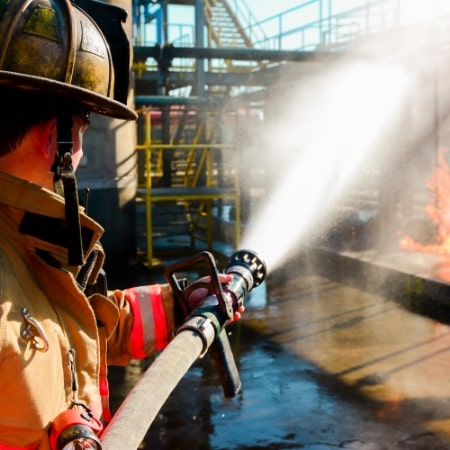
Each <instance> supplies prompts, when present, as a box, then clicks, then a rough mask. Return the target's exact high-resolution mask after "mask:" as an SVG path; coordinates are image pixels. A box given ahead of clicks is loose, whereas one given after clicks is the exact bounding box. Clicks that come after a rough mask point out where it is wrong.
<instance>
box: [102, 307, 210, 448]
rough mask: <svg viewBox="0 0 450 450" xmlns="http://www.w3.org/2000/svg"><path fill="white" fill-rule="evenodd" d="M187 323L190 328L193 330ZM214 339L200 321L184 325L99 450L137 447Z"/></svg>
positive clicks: (121, 410)
mask: <svg viewBox="0 0 450 450" xmlns="http://www.w3.org/2000/svg"><path fill="white" fill-rule="evenodd" d="M199 320H202V321H203V325H204V327H203V328H202V331H201V332H199V331H196V330H195V327H198V321H199ZM189 323H192V324H193V326H192V328H189V325H188V324H189ZM186 325H188V326H187V327H186ZM194 325H195V326H194ZM205 337H206V340H207V342H205ZM214 337H215V330H214V327H213V325H212V324H211V322H208V321H207V320H205V319H204V318H203V317H198V316H194V317H193V318H192V319H190V321H188V322H187V323H186V324H185V327H184V330H183V331H182V332H180V333H179V334H177V335H176V336H175V338H174V339H173V340H172V341H171V342H170V343H169V345H168V346H167V347H166V348H165V349H164V351H163V352H162V353H161V354H160V355H159V356H158V357H157V358H156V360H155V361H154V362H153V364H152V365H151V366H150V367H149V368H148V369H147V371H146V372H145V373H144V374H143V375H142V377H141V379H140V380H139V381H138V382H137V383H136V384H135V385H134V387H133V388H132V390H131V391H130V393H129V394H128V395H127V397H126V398H125V400H124V402H123V403H122V404H121V406H120V407H119V409H118V410H117V412H116V413H115V414H114V417H113V418H112V420H111V422H110V423H109V425H108V426H107V428H106V429H105V431H104V433H103V435H102V439H101V442H102V450H124V449H127V450H131V449H137V448H138V447H139V445H140V444H141V442H142V440H143V439H144V437H145V435H146V433H147V430H148V428H149V427H150V425H151V423H152V422H153V420H154V419H155V417H156V415H157V414H158V412H159V410H160V409H161V407H162V405H163V404H164V403H165V402H166V400H167V398H168V397H169V395H170V394H171V392H172V391H173V390H174V389H175V387H176V386H177V384H178V383H179V381H180V380H181V379H182V378H183V376H184V375H185V374H186V372H187V371H188V370H189V368H190V367H191V366H192V364H193V363H194V362H195V361H196V360H197V358H198V357H199V356H200V355H202V354H203V353H204V352H205V345H207V347H209V346H210V345H211V343H212V342H213V340H214Z"/></svg>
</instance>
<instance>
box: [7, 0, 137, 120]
mask: <svg viewBox="0 0 450 450" xmlns="http://www.w3.org/2000/svg"><path fill="white" fill-rule="evenodd" d="M125 19H126V11H125V10H123V9H122V8H119V7H116V6H113V5H110V4H107V3H102V2H98V1H95V0H74V1H70V0H10V1H9V2H8V1H7V2H0V28H1V29H2V30H3V31H2V33H1V34H0V87H2V86H3V87H7V88H13V89H14V90H16V89H18V90H21V91H32V92H35V93H39V94H41V95H42V94H45V95H48V96H49V97H59V98H63V99H64V98H67V99H68V100H73V101H75V102H79V103H80V104H82V105H85V106H87V107H88V108H89V109H91V110H92V111H94V112H97V113H100V114H103V115H106V116H110V117H116V118H121V119H127V120H131V119H136V117H137V115H136V113H135V112H134V111H133V110H132V109H131V108H129V107H128V106H127V95H128V82H129V72H130V44H129V41H128V38H127V36H126V34H125V32H124V30H123V28H122V22H124V21H125ZM69 103H72V102H69Z"/></svg>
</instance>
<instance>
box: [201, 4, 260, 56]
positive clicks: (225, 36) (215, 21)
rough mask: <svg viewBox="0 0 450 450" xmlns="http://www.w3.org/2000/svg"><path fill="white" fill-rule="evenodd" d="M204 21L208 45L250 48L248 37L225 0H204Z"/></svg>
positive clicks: (250, 42) (250, 43) (251, 45)
mask: <svg viewBox="0 0 450 450" xmlns="http://www.w3.org/2000/svg"><path fill="white" fill-rule="evenodd" d="M205 22H206V25H207V27H208V38H209V39H208V40H209V42H208V44H209V47H213V46H215V47H232V48H252V47H253V44H252V41H251V40H250V37H249V36H248V35H247V33H246V32H245V30H244V28H243V26H242V25H241V23H240V21H239V20H238V18H237V16H236V15H235V14H234V12H233V10H232V9H231V7H230V5H229V4H228V2H227V0H206V2H205Z"/></svg>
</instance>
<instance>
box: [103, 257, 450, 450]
mask: <svg viewBox="0 0 450 450" xmlns="http://www.w3.org/2000/svg"><path fill="white" fill-rule="evenodd" d="M407 259H408V258H407ZM349 261H350V262H351V263H349ZM354 261H355V259H353V258H351V259H350V260H347V259H341V258H340V257H330V255H328V254H320V256H319V257H318V256H317V254H316V253H314V254H311V253H310V252H305V253H304V254H299V255H298V256H297V257H296V258H295V259H292V260H290V261H289V262H288V264H287V266H286V267H284V268H281V269H280V270H278V271H277V272H276V273H274V274H272V275H270V276H269V277H268V280H267V282H266V283H264V284H263V285H262V286H260V287H258V288H256V289H255V290H254V291H253V292H252V293H251V294H250V296H249V299H248V301H247V303H246V305H247V310H246V313H245V316H244V318H243V319H242V320H241V321H240V322H238V323H236V324H232V325H231V326H229V327H228V331H229V333H230V341H231V343H232V347H233V351H234V355H235V359H236V363H237V365H238V368H239V372H240V376H241V379H242V385H243V389H242V393H241V394H239V395H238V396H237V397H236V398H234V399H231V400H225V399H224V398H223V395H222V391H221V387H220V383H219V381H218V376H217V374H216V372H215V369H214V366H213V363H212V359H210V358H209V357H208V356H207V357H205V358H204V359H203V360H201V361H198V362H197V363H196V364H195V365H194V367H192V368H191V370H190V371H189V372H188V373H187V374H186V376H185V377H184V378H183V380H182V381H181V382H180V384H179V385H178V386H177V388H176V389H175V391H174V392H173V394H172V395H171V397H170V398H169V400H168V401H167V402H166V404H165V405H164V406H163V408H162V409H161V411H160V413H159V415H158V417H157V419H156V420H155V421H154V423H153V424H152V426H151V428H150V430H149V432H148V434H147V436H146V438H145V442H144V443H143V444H142V447H141V448H142V449H161V450H163V449H164V450H169V449H170V450H177V449H180V450H181V449H182V450H184V449H189V450H191V449H192V450H193V449H198V450H209V449H213V450H225V449H229V450H232V449H243V450H244V449H255V450H256V449H308V450H325V449H361V450H381V449H383V450H384V449H386V450H397V449H398V450H400V449H401V450H404V449H421V450H439V449H450V327H449V326H448V325H447V323H449V317H450V314H448V313H447V310H446V308H445V307H444V308H440V307H439V308H438V307H436V308H435V307H434V305H435V304H437V303H441V304H442V303H445V297H446V294H447V291H448V287H447V285H445V284H439V286H437V288H436V290H432V291H430V290H429V292H432V294H431V295H432V296H433V295H434V294H435V293H436V292H439V297H440V298H439V299H436V300H439V302H437V301H436V303H433V299H432V298H431V299H430V298H429V297H427V296H425V294H424V290H423V289H420V290H419V289H411V286H410V285H408V284H407V283H406V284H405V280H410V275H408V276H407V277H406V278H403V276H404V274H401V273H400V272H401V271H399V276H398V277H396V278H397V280H394V279H393V277H392V274H393V272H392V270H391V272H390V273H389V275H386V274H385V273H382V272H379V271H378V272H376V273H375V272H374V271H373V265H372V264H371V265H370V266H367V267H369V269H367V271H365V272H364V273H362V272H361V264H357V265H355V262H354ZM397 269H398V264H397ZM358 270H359V272H358ZM152 276H154V275H152ZM394 278H395V277H394ZM414 280H416V277H414ZM136 281H140V282H142V279H141V280H136ZM157 281H158V280H157ZM369 281H370V282H369ZM372 281H376V283H372ZM396 283H397V284H396ZM414 283H416V282H415V281H414ZM428 283H429V285H431V284H434V285H436V283H431V281H430V280H428ZM422 284H423V282H422ZM415 285H416V284H415ZM449 292H450V291H449ZM448 298H450V296H448ZM430 303H431V304H432V305H433V307H431V308H430ZM424 305H425V306H426V307H425V306H424ZM425 313H426V314H427V315H425ZM142 370H143V368H142V365H141V364H140V363H138V362H133V364H131V365H130V366H129V367H127V368H126V369H124V370H121V369H117V370H116V369H114V370H112V372H111V385H112V390H113V394H114V395H113V405H114V402H115V403H116V404H118V403H119V402H120V401H121V398H123V396H124V395H126V392H127V390H128V389H129V388H131V386H132V385H133V384H134V383H135V382H136V381H137V379H138V378H139V376H140V374H141V371H142ZM156 388H157V387H156ZM130 450H131V449H130Z"/></svg>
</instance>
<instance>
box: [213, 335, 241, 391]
mask: <svg viewBox="0 0 450 450" xmlns="http://www.w3.org/2000/svg"><path fill="white" fill-rule="evenodd" d="M211 350H212V352H213V356H214V363H215V365H216V370H217V373H218V374H219V379H220V383H221V384H222V389H223V395H224V397H225V398H227V399H229V398H233V397H234V396H236V395H237V394H238V393H239V392H240V390H241V386H242V383H241V378H240V377H239V371H238V369H237V367H236V362H235V360H234V356H233V351H232V350H231V346H230V341H229V340H228V336H227V332H226V331H225V328H224V329H222V331H221V332H220V334H219V336H217V338H216V339H215V341H214V342H213V343H212V345H211Z"/></svg>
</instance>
